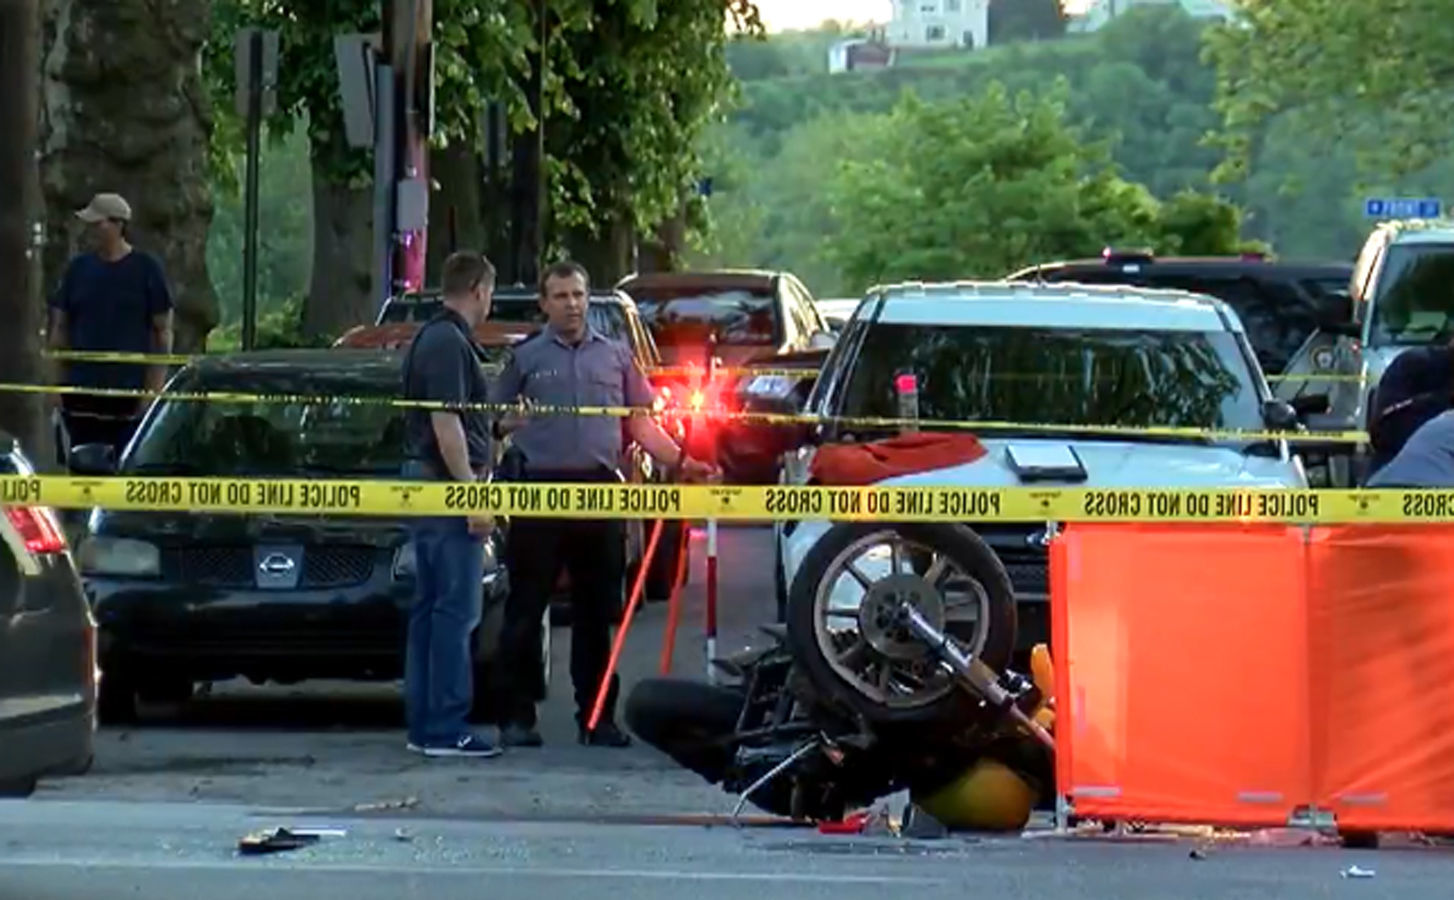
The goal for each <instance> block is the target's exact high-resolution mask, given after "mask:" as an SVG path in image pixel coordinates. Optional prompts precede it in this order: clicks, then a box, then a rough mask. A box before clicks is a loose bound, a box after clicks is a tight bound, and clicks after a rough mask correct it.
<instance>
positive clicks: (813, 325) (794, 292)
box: [616, 270, 835, 484]
mask: <svg viewBox="0 0 1454 900" xmlns="http://www.w3.org/2000/svg"><path fill="white" fill-rule="evenodd" d="M616 287H617V289H618V290H620V291H624V292H625V293H626V294H629V295H630V297H631V299H632V300H634V301H635V302H636V306H637V307H638V308H639V309H640V310H641V318H642V320H643V321H644V322H645V323H646V325H647V327H649V328H650V329H651V334H652V337H653V338H654V339H655V340H656V345H657V346H658V347H660V348H661V355H662V359H663V361H664V362H665V363H666V364H667V365H668V366H672V367H676V368H678V369H682V368H687V367H699V368H701V369H703V370H705V369H706V367H707V366H708V365H709V364H710V363H711V362H713V361H715V362H716V363H717V365H718V366H719V367H723V368H725V369H727V370H728V371H727V373H726V374H724V375H723V376H722V377H719V378H716V379H713V380H712V383H710V384H708V383H706V379H704V378H701V377H700V376H699V377H693V376H690V375H685V374H676V375H674V376H670V377H668V378H666V379H664V383H666V384H667V385H668V387H671V388H672V389H674V390H675V391H676V392H677V393H678V394H682V393H685V394H686V395H687V396H688V397H689V398H690V402H689V403H688V406H689V408H703V409H705V410H706V411H708V412H733V411H740V410H742V409H743V402H742V399H741V393H742V390H743V388H744V387H745V385H746V384H747V383H748V381H749V380H750V378H749V376H747V375H746V374H744V373H743V372H742V371H741V370H742V369H743V368H748V369H751V368H754V367H757V368H770V367H773V366H774V365H775V364H782V365H789V364H791V365H792V367H794V368H801V367H802V366H803V365H804V362H805V360H806V361H808V362H812V361H814V360H815V359H817V358H818V357H821V356H826V354H827V351H828V350H829V349H830V348H831V347H832V346H833V343H834V340H835V338H834V335H833V332H832V329H831V328H830V327H829V326H828V324H827V323H826V322H825V321H824V320H823V317H822V315H821V314H820V313H819V312H818V309H817V306H816V305H815V303H814V301H813V295H812V294H811V293H809V292H808V289H807V288H806V287H804V286H803V283H802V282H801V281H799V280H798V278H797V277H796V276H794V275H793V274H791V273H789V272H767V271H743V270H718V271H705V272H658V273H651V274H637V275H632V276H629V277H627V278H625V279H623V280H622V281H621V282H620V283H619V284H617V286H616ZM772 432H773V429H772V428H771V427H769V426H763V425H757V424H750V423H746V422H743V421H741V420H718V423H717V425H716V427H715V433H714V434H713V435H711V436H710V438H709V439H708V442H709V443H710V444H711V445H712V447H713V448H714V449H715V452H716V456H717V460H718V462H719V463H720V464H721V465H722V468H723V470H724V472H725V474H726V475H727V478H728V480H730V481H733V482H736V483H739V484H762V483H775V482H776V481H777V472H778V456H777V453H776V452H775V450H774V448H776V447H777V446H778V444H779V443H780V442H779V441H777V440H775V439H774V438H773V434H772Z"/></svg>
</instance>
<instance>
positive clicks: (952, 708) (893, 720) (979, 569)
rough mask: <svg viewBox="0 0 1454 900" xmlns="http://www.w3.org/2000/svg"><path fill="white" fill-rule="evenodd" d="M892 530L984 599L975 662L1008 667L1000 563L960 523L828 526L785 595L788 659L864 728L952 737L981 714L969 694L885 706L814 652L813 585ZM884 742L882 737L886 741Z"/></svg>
mask: <svg viewBox="0 0 1454 900" xmlns="http://www.w3.org/2000/svg"><path fill="white" fill-rule="evenodd" d="M886 529H892V530H893V531H896V532H898V533H899V534H901V535H903V536H904V537H905V538H907V539H908V540H911V541H913V542H915V543H917V544H921V545H923V546H925V547H929V548H931V549H933V550H934V551H935V552H937V553H941V554H943V555H946V556H948V557H949V558H950V559H952V560H953V561H954V563H955V565H957V566H958V567H959V568H960V569H961V570H962V571H963V572H964V573H965V574H967V575H969V576H970V577H972V578H974V579H976V580H977V581H978V582H979V583H980V584H981V585H982V586H983V587H984V590H985V594H986V595H987V597H988V599H989V604H988V605H989V610H988V612H989V615H988V616H987V619H986V621H987V622H988V624H989V634H988V635H987V637H986V639H985V643H984V647H983V649H982V650H981V652H980V654H979V658H980V659H981V660H982V661H983V662H984V663H985V664H986V665H988V666H989V667H990V668H991V669H994V670H995V671H997V672H999V671H1003V670H1004V669H1005V667H1006V666H1008V665H1009V663H1010V659H1011V656H1012V655H1013V653H1014V649H1015V631H1016V625H1017V622H1016V614H1015V592H1014V588H1013V587H1012V586H1011V584H1010V576H1009V573H1008V572H1006V571H1005V567H1004V566H1003V565H1002V564H1001V563H1000V560H999V557H997V556H996V555H995V552H994V551H993V550H992V549H990V547H989V545H987V544H986V543H985V542H984V541H983V540H982V539H981V538H980V537H979V535H977V534H975V533H974V532H973V531H972V530H970V529H969V528H967V527H965V526H963V525H939V524H917V523H915V524H908V523H906V524H894V525H886V524H883V523H873V524H842V525H835V526H834V527H833V528H832V529H831V530H829V531H828V532H827V533H826V534H824V535H823V537H822V538H820V539H819V540H818V542H817V543H816V544H814V545H813V549H812V550H811V551H809V553H808V555H807V557H806V558H805V559H804V560H803V564H802V566H801V567H800V568H799V569H798V572H797V575H796V576H795V577H794V578H793V581H792V585H791V586H790V587H789V589H788V609H787V626H788V629H787V631H788V644H789V646H790V647H791V649H792V652H793V656H794V658H795V659H796V660H797V661H798V663H799V665H800V666H801V667H802V671H803V672H804V673H806V675H807V677H808V679H809V681H810V683H811V684H812V686H813V687H814V688H815V689H816V690H817V691H818V692H819V693H821V694H822V695H823V696H824V697H825V698H829V699H831V700H833V701H835V702H836V704H837V705H839V706H842V707H845V708H846V709H848V710H849V711H851V712H852V713H854V714H855V715H857V716H860V717H862V718H863V719H864V720H865V721H866V722H867V723H868V724H870V725H873V726H883V727H885V729H904V728H909V729H910V730H911V731H912V732H914V734H913V735H911V734H909V733H904V732H902V731H900V732H899V733H898V734H897V735H896V736H898V737H903V738H905V739H907V740H914V739H916V738H917V736H918V734H919V733H920V732H921V729H922V728H923V727H928V728H930V729H932V730H933V731H934V732H936V733H937V732H944V731H959V730H962V729H963V728H964V727H965V726H966V725H967V724H970V723H972V722H974V721H975V720H976V718H977V717H978V716H980V715H982V713H981V712H980V711H979V708H978V707H979V702H978V700H976V699H975V698H974V697H973V696H972V695H971V694H970V693H969V692H968V691H966V690H963V689H962V688H959V687H957V686H955V687H954V688H953V689H952V690H949V691H948V692H946V693H943V694H941V695H940V696H938V697H937V698H935V699H933V700H929V701H926V702H925V703H923V704H920V705H915V706H888V705H886V704H884V703H881V702H879V701H877V700H874V699H872V698H870V697H867V696H865V695H864V694H863V693H861V692H860V691H858V690H857V689H856V688H854V687H853V685H851V684H850V683H848V682H847V681H846V680H845V679H844V678H843V677H841V676H840V675H839V674H838V673H837V672H835V671H834V669H833V667H832V666H831V665H830V664H829V662H828V660H827V659H825V658H824V656H823V651H822V650H821V649H820V648H819V646H818V638H817V634H816V628H815V625H816V622H815V616H816V613H815V610H814V608H813V605H814V600H815V594H816V593H817V590H818V583H819V581H820V580H822V578H823V577H824V575H825V574H827V569H828V566H829V565H830V564H831V563H832V562H833V559H834V558H835V557H837V556H838V554H840V553H842V552H843V551H844V550H845V549H847V548H848V547H849V545H851V544H852V543H853V542H854V541H857V540H860V539H862V538H864V537H867V536H868V535H870V534H873V533H874V532H879V531H884V530H886ZM886 737H887V735H886Z"/></svg>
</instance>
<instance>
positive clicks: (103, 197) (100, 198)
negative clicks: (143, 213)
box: [76, 194, 131, 225]
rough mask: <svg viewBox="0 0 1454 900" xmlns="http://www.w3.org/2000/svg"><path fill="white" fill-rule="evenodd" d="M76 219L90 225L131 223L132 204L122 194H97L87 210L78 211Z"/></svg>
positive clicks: (87, 205) (87, 206) (86, 207)
mask: <svg viewBox="0 0 1454 900" xmlns="http://www.w3.org/2000/svg"><path fill="white" fill-rule="evenodd" d="M76 218H78V219H80V220H81V221H82V222H85V223H86V224H88V225H99V224H100V223H102V222H114V223H116V224H125V223H126V222H130V221H131V204H130V203H127V202H126V198H125V197H123V196H121V195H120V194H97V195H96V196H94V197H92V198H91V202H90V203H88V204H86V206H85V208H83V209H78V210H76Z"/></svg>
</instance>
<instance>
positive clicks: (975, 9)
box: [885, 0, 990, 50]
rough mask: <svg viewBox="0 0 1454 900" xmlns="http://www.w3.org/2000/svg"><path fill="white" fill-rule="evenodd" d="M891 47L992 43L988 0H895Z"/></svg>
mask: <svg viewBox="0 0 1454 900" xmlns="http://www.w3.org/2000/svg"><path fill="white" fill-rule="evenodd" d="M893 4H894V15H893V18H892V19H891V20H889V24H888V28H887V29H885V31H886V37H887V40H888V44H889V46H890V47H894V48H899V47H904V48H915V49H925V50H930V49H936V48H944V49H948V48H951V47H968V48H978V47H983V46H986V45H987V44H988V43H989V33H990V18H989V17H990V13H989V0H893Z"/></svg>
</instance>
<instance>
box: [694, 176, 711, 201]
mask: <svg viewBox="0 0 1454 900" xmlns="http://www.w3.org/2000/svg"><path fill="white" fill-rule="evenodd" d="M697 193H698V194H700V195H702V196H703V197H710V196H712V176H710V175H708V176H707V177H706V178H703V179H701V180H700V181H698V182H697Z"/></svg>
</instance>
